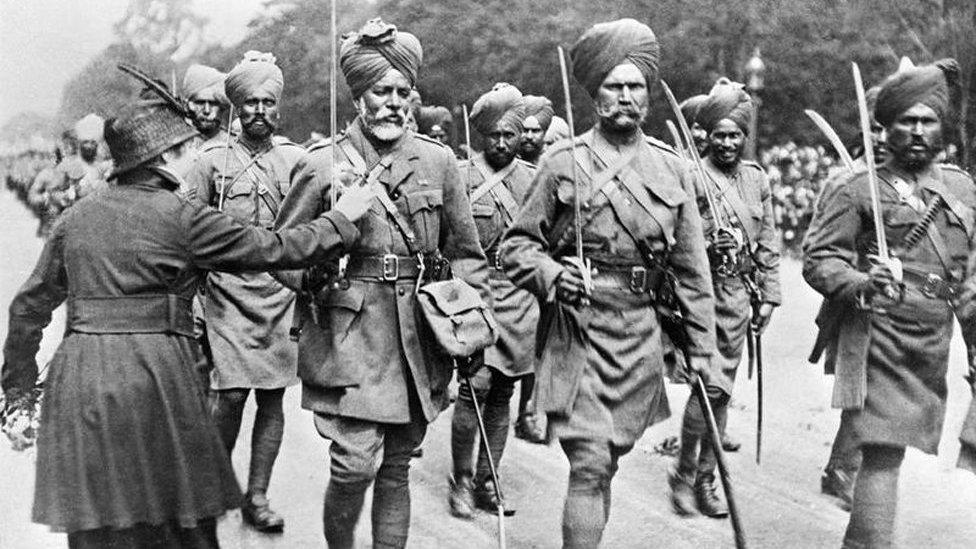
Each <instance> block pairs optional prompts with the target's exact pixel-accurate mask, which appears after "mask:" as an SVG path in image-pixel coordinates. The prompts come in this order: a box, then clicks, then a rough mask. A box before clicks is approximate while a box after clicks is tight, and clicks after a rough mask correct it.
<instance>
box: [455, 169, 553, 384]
mask: <svg viewBox="0 0 976 549" xmlns="http://www.w3.org/2000/svg"><path fill="white" fill-rule="evenodd" d="M458 168H460V170H461V181H462V182H463V183H464V184H465V185H466V186H467V187H469V188H470V189H471V190H472V191H476V190H477V189H479V188H481V187H482V185H484V184H485V182H486V179H485V177H484V175H483V174H484V173H489V174H494V173H495V170H494V168H492V167H491V166H489V165H488V163H487V162H486V160H485V157H484V155H483V154H479V155H477V156H475V158H474V159H473V160H472V161H471V162H469V161H467V160H462V161H460V162H458ZM500 172H501V173H504V174H505V176H504V179H502V182H501V183H498V184H497V186H495V187H493V189H495V193H496V194H497V197H496V196H493V195H492V193H491V192H488V193H487V194H484V193H481V194H482V196H481V197H480V198H478V199H477V200H475V201H474V202H472V204H471V211H472V213H473V214H474V223H475V226H476V227H477V228H478V237H479V238H480V239H481V247H482V248H483V249H484V250H485V255H486V256H487V257H488V264H489V266H490V273H491V276H490V277H489V278H490V283H491V292H492V302H493V307H492V311H493V313H494V316H495V320H496V321H497V322H498V329H499V334H498V342H497V343H496V344H495V345H493V346H492V347H490V348H489V349H487V350H486V352H485V363H486V364H488V365H489V366H491V367H493V368H495V369H497V370H499V371H501V372H502V373H504V374H505V375H508V376H521V375H525V374H530V373H532V372H533V366H534V358H533V355H534V350H535V331H536V325H537V324H538V322H539V307H538V304H537V303H536V299H535V296H533V295H532V294H531V293H529V292H527V291H526V290H523V289H521V288H518V287H516V286H515V285H514V284H512V282H511V281H510V280H509V279H508V277H507V276H505V273H504V271H502V270H501V263H500V262H499V258H498V252H499V248H500V244H501V240H502V235H503V234H504V232H505V230H506V229H507V228H508V227H509V226H510V225H511V224H512V222H513V220H514V218H515V216H516V215H517V214H518V210H519V209H521V206H522V204H524V203H525V200H526V198H527V197H528V194H529V190H530V189H531V187H532V179H533V177H534V176H535V166H533V165H532V164H529V163H528V162H525V161H522V160H519V159H517V158H516V159H514V160H512V163H511V164H509V165H508V166H506V167H504V168H502V169H501V170H500ZM502 188H504V191H503V190H502ZM503 192H504V193H507V196H506V195H505V194H502V193H503ZM508 197H510V198H511V203H509V202H508V200H507V198H508ZM509 209H510V210H511V211H509Z"/></svg>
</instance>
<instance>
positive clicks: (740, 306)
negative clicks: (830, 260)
mask: <svg viewBox="0 0 976 549" xmlns="http://www.w3.org/2000/svg"><path fill="white" fill-rule="evenodd" d="M753 116H755V109H754V108H753V104H752V100H751V99H750V98H749V94H748V93H746V91H745V90H744V89H743V88H742V85H741V84H736V83H732V82H729V81H728V80H726V79H722V80H720V81H719V83H718V84H717V85H716V86H715V87H714V88H713V89H712V91H711V92H710V93H709V94H708V96H707V97H706V98H705V99H704V100H702V101H701V102H700V104H699V106H698V108H697V113H696V114H695V121H696V122H697V123H698V124H699V126H700V127H701V129H702V130H703V131H704V132H705V134H706V135H707V136H708V145H707V150H708V156H707V157H706V158H705V160H704V162H703V164H704V168H705V175H706V181H705V182H704V184H705V185H709V186H710V190H711V193H712V195H713V196H715V197H716V200H715V207H716V208H717V211H714V212H713V211H710V210H709V207H708V201H707V200H706V199H705V198H704V189H701V192H699V196H700V197H701V198H700V199H699V201H698V202H699V208H700V209H701V213H702V220H703V226H704V230H705V237H706V240H707V241H708V243H709V244H708V246H709V261H710V263H711V267H712V284H713V289H714V293H715V322H716V325H715V340H716V342H715V343H716V351H717V352H716V354H715V356H714V357H713V359H712V363H711V369H710V371H709V375H707V376H706V385H707V386H708V393H709V398H710V400H711V401H712V409H713V411H714V412H715V420H716V423H717V424H718V428H719V431H720V432H721V434H722V440H723V442H722V445H723V447H725V448H726V449H728V450H735V449H738V444H737V443H734V442H731V441H730V440H729V439H728V438H727V437H726V435H725V426H726V423H727V421H728V402H729V398H730V397H731V395H732V386H733V385H734V384H735V375H736V371H737V370H738V367H739V362H741V360H742V351H743V348H744V346H745V341H746V337H748V332H749V330H750V326H749V324H750V323H751V324H752V326H751V330H752V331H753V332H754V333H755V334H757V335H761V334H762V332H763V330H764V329H765V328H766V326H767V324H768V323H769V318H770V316H771V315H772V313H773V309H774V308H775V307H776V306H778V305H779V303H780V299H781V297H780V284H779V260H780V253H779V243H778V241H779V236H778V234H777V233H776V224H775V217H774V214H773V203H772V191H771V190H770V186H769V180H768V178H767V177H766V173H765V172H764V171H763V169H762V168H761V167H760V166H759V165H758V164H756V163H754V162H749V161H745V160H743V159H742V151H743V147H744V146H745V142H746V138H747V136H748V131H749V123H750V120H751V119H752V117H753ZM699 183H701V182H699ZM716 216H717V217H718V219H716ZM720 227H721V228H720ZM751 287H752V288H754V289H755V290H756V291H758V295H753V293H752V291H753V290H751V289H750V288H751ZM716 466H717V461H716V456H715V449H714V448H713V447H712V442H711V438H709V437H708V430H707V425H706V418H705V417H704V415H703V414H702V410H701V406H700V405H699V402H698V399H697V398H696V397H695V395H690V396H689V398H688V402H687V403H686V405H685V414H684V418H683V420H682V425H681V451H680V453H679V455H678V459H677V463H676V466H675V468H674V469H673V470H671V471H669V474H668V483H669V485H670V486H671V490H672V492H671V502H672V505H673V506H674V509H675V511H676V512H678V513H679V514H683V515H687V514H693V513H695V511H696V508H697V510H698V511H701V513H702V514H704V515H706V516H709V517H716V518H718V517H724V516H726V515H728V507H727V506H726V504H725V502H724V501H722V499H721V498H720V497H719V496H718V494H717V493H716V484H715V468H716Z"/></svg>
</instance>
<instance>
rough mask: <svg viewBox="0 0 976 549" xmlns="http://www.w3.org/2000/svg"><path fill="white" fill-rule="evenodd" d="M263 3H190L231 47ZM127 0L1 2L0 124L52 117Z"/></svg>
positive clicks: (106, 37)
mask: <svg viewBox="0 0 976 549" xmlns="http://www.w3.org/2000/svg"><path fill="white" fill-rule="evenodd" d="M263 3H264V0H209V1H208V0H194V9H195V10H196V11H197V12H198V13H200V14H201V15H204V16H206V17H208V18H209V19H210V26H209V28H208V38H210V39H213V40H214V41H215V42H219V43H221V44H232V43H234V42H237V41H238V40H240V39H241V38H243V37H244V34H245V32H246V30H247V23H248V22H249V21H250V20H251V19H252V18H253V17H254V16H256V15H258V14H259V13H261V10H262V9H263ZM128 4H129V0H0V125H2V124H3V123H4V122H5V121H6V120H8V119H9V118H10V117H11V116H13V115H15V114H17V113H18V112H21V111H35V112H38V113H40V114H44V115H51V116H53V115H54V114H56V113H57V110H58V105H59V103H60V101H61V88H62V87H63V86H64V85H65V84H66V83H67V82H68V80H69V79H70V78H71V77H72V76H73V75H74V74H75V73H77V72H78V71H79V70H80V69H81V67H83V66H84V65H85V63H87V62H88V61H89V60H90V59H91V58H92V57H94V56H95V55H96V54H97V53H98V52H100V51H101V50H102V49H104V48H105V47H106V46H108V45H109V44H110V43H111V42H112V40H113V38H114V36H113V32H112V26H113V25H114V24H115V23H116V22H117V21H119V20H120V19H121V18H122V17H123V16H124V15H125V11H126V7H127V6H128Z"/></svg>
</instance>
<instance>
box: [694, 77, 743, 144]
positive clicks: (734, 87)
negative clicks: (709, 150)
mask: <svg viewBox="0 0 976 549" xmlns="http://www.w3.org/2000/svg"><path fill="white" fill-rule="evenodd" d="M753 110H754V109H753V105H752V98H750V97H749V94H748V93H746V91H745V90H744V89H742V84H739V83H738V82H731V81H729V79H727V78H720V79H719V81H718V82H717V83H716V84H715V87H713V88H712V91H711V92H709V93H708V97H706V98H705V100H704V101H703V102H702V104H701V106H700V107H698V114H697V115H696V116H695V121H696V122H698V125H699V126H701V127H702V128H704V129H705V131H707V132H711V131H712V129H713V128H715V125H716V124H718V123H719V122H720V121H722V120H724V119H726V118H727V119H729V120H731V121H733V122H735V123H736V124H737V125H738V126H739V129H741V130H742V131H743V132H744V133H749V122H750V121H751V120H752V115H753Z"/></svg>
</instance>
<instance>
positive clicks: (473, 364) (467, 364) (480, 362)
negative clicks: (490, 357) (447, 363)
mask: <svg viewBox="0 0 976 549" xmlns="http://www.w3.org/2000/svg"><path fill="white" fill-rule="evenodd" d="M484 365H485V352H484V351H478V352H477V353H475V354H473V355H471V356H469V357H466V358H460V359H458V360H457V368H458V375H459V376H461V377H463V378H469V377H471V376H473V375H475V374H476V373H478V370H480V369H481V368H483V367H484Z"/></svg>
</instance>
